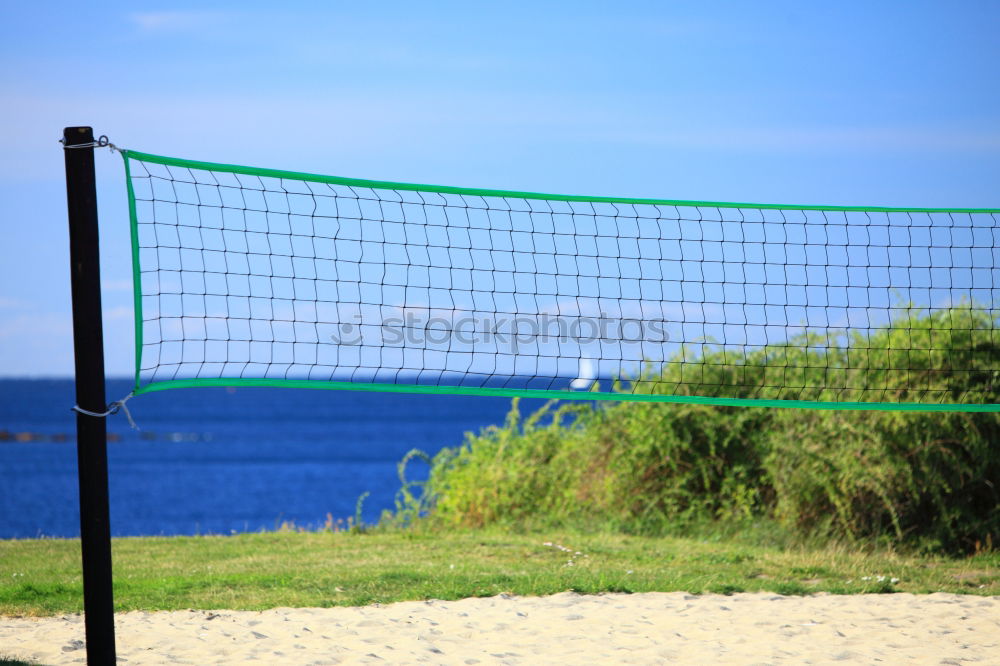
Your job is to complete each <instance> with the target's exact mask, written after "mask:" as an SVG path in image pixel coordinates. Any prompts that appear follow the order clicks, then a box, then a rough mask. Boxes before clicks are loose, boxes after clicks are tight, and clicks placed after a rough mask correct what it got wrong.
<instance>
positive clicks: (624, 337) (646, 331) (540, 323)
mask: <svg viewBox="0 0 1000 666" xmlns="http://www.w3.org/2000/svg"><path fill="white" fill-rule="evenodd" d="M330 339H331V341H332V342H333V343H334V344H337V345H345V346H352V345H377V346H388V347H396V346H398V347H426V346H428V345H430V346H442V345H449V344H456V345H460V346H475V345H491V346H492V345H496V346H497V347H506V348H508V349H509V350H510V351H511V352H514V353H516V351H517V349H518V348H520V347H524V346H531V345H540V344H549V343H573V344H577V345H586V344H589V343H594V342H605V343H608V342H612V343H619V344H641V343H652V344H663V343H665V342H668V341H669V340H670V336H669V335H668V334H667V329H666V320H664V319H633V318H622V317H609V316H607V314H606V313H603V312H602V313H601V315H600V316H598V317H566V316H557V315H549V314H540V315H534V316H527V315H516V316H505V315H486V316H482V317H480V316H475V315H469V316H462V317H435V316H429V315H422V314H419V313H416V312H412V311H407V312H406V313H405V315H404V316H401V317H387V318H385V319H383V320H382V321H380V322H379V323H377V324H366V323H364V321H363V319H362V317H361V315H360V314H356V315H354V317H353V321H348V322H342V323H340V324H339V325H338V330H337V332H336V333H334V334H333V335H331V336H330Z"/></svg>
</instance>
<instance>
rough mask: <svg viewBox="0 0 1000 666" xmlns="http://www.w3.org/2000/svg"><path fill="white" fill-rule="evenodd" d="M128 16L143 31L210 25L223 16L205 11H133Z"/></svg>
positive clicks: (181, 29)
mask: <svg viewBox="0 0 1000 666" xmlns="http://www.w3.org/2000/svg"><path fill="white" fill-rule="evenodd" d="M129 18H130V19H131V21H132V23H133V24H135V25H136V26H137V27H138V28H139V29H140V30H143V31H145V32H167V31H170V32H175V31H184V30H191V29H199V28H206V27H209V26H212V25H214V24H216V23H218V22H219V20H221V19H222V18H223V14H222V13H220V12H207V11H168V12H135V13H133V14H131V15H130V16H129Z"/></svg>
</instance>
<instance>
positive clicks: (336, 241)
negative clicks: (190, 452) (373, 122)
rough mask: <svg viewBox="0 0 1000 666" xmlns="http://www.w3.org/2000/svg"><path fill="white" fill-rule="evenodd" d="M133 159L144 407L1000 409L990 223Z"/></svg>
mask: <svg viewBox="0 0 1000 666" xmlns="http://www.w3.org/2000/svg"><path fill="white" fill-rule="evenodd" d="M121 152H122V155H123V156H124V158H125V164H126V172H127V182H128V195H129V208H130V216H131V228H132V246H133V264H134V279H135V312H136V365H137V367H136V393H146V392H149V391H155V390H160V389H166V388H174V387H183V386H211V385H236V386H238V385H268V386H302V387H310V388H340V389H355V390H359V389H360V390H386V391H407V392H432V393H468V394H483V395H507V396H527V397H558V398H585V399H614V400H653V401H664V402H700V403H709V404H723V405H727V404H728V405H755V406H808V407H821V408H878V409H914V410H919V409H960V410H966V411H1000V405H998V404H997V403H998V402H1000V401H998V399H997V391H998V388H1000V337H998V334H997V331H996V329H997V315H998V306H997V291H996V288H995V285H997V284H1000V281H998V278H1000V248H998V242H997V241H998V234H1000V230H998V213H1000V210H997V209H907V208H873V207H833V206H829V207H824V206H780V205H762V204H737V203H718V202H694V201H672V200H653V199H628V198H609V197H587V196H566V195H550V194H538V193H528V192H509V191H500V190H482V189H471V188H459V187H444V186H429V185H414V184H405V183H392V182H382V181H372V180H362V179H355V178H341V177H333V176H319V175H312V174H303V173H295V172H287V171H278V170H272V169H259V168H252V167H242V166H233V165H225V164H213V163H206V162H195V161H190V160H183V159H177V158H170V157H162V156H157V155H150V154H146V153H140V152H135V151H130V150H124V151H121Z"/></svg>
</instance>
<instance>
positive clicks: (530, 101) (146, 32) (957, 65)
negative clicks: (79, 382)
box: [0, 1, 1000, 376]
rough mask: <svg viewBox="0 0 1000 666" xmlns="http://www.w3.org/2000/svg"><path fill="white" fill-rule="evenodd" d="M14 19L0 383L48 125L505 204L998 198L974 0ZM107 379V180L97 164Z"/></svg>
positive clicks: (33, 247) (6, 368)
mask: <svg viewBox="0 0 1000 666" xmlns="http://www.w3.org/2000/svg"><path fill="white" fill-rule="evenodd" d="M79 11H80V9H79V5H78V4H75V3H74V4H71V3H45V4H44V5H43V4H39V3H20V4H19V5H9V6H8V7H5V9H4V19H3V21H2V22H0V59H2V66H0V83H2V90H3V104H0V119H2V120H3V125H4V126H5V127H6V128H7V132H6V137H5V141H4V144H5V146H4V150H2V151H0V216H2V220H3V236H2V238H3V241H2V242H0V375H7V376H12V375H13V376H32V375H50V376H51V375H69V374H71V372H72V340H71V328H70V302H69V277H68V270H67V264H68V247H67V234H66V215H65V189H64V188H65V185H64V182H63V172H62V151H61V150H60V148H59V146H58V144H57V143H56V140H57V139H58V138H59V136H60V135H61V130H62V127H64V126H66V125H75V124H90V125H93V126H94V128H95V130H96V131H97V133H99V134H107V135H109V136H110V137H111V139H112V141H114V142H116V143H118V144H119V145H122V146H125V147H128V148H133V149H136V150H142V151H147V152H153V153H160V154H170V155H177V156H180V157H189V158H193V159H204V160H211V161H218V162H231V163H241V164H251V165H259V166H270V167H275V168H287V169H294V170H300V171H311V172H318V173H332V174H337V175H345V176H358V177H370V178H379V179H386V180H400V181H412V182H431V183H443V184H455V185H468V186H480V187H492V188H501V189H515V190H534V191H549V192H571V193H586V194H603V195H622V196H647V197H663V198H682V199H702V200H724V201H756V202H780V203H824V204H872V205H912V206H966V207H977V206H983V207H986V206H997V205H1000V193H998V187H997V184H998V182H1000V85H998V83H997V82H998V81H1000V72H998V71H997V70H998V68H1000V41H998V40H997V39H996V37H995V26H996V25H997V24H998V20H1000V4H997V3H993V2H971V1H970V2H960V3H948V4H945V3H930V2H905V3H904V2H895V3H893V2H883V3H867V2H845V3H838V4H837V5H828V6H824V7H818V6H816V5H815V4H814V3H802V2H757V3H746V2H690V3H679V2H671V3H667V2H650V3H639V2H632V3H629V2H624V3H616V4H615V5H614V7H613V8H611V4H610V3H579V2H574V3H503V4H492V5H490V6H489V7H485V6H483V7H479V6H475V3H454V4H451V3H433V4H431V3H420V5H419V6H418V4H417V3H392V2H383V3H377V4H367V5H362V3H295V2H286V3H281V4H275V3H260V4H256V3H247V2H242V3H217V4H212V5H210V4H209V3H199V4H188V5H185V4H184V3H172V4H170V5H167V4H164V5H161V6H157V5H153V4H148V3H143V4H142V5H141V6H140V5H138V4H137V3H123V2H122V3H118V2H102V3H99V4H96V5H94V7H93V8H88V10H87V14H86V16H77V15H76V14H77V13H79ZM97 162H98V178H99V181H100V189H99V200H100V214H101V224H102V243H103V245H102V261H103V266H102V271H103V280H104V305H105V337H106V353H107V366H108V371H109V373H111V374H114V375H127V374H130V372H131V369H132V343H131V336H132V325H131V305H130V304H131V294H130V266H129V252H128V233H127V220H126V211H125V196H124V176H123V172H122V165H121V160H120V158H119V157H117V156H114V155H111V154H109V153H108V152H107V151H101V152H99V153H98V155H97Z"/></svg>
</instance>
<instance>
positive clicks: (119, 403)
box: [70, 392, 139, 430]
mask: <svg viewBox="0 0 1000 666" xmlns="http://www.w3.org/2000/svg"><path fill="white" fill-rule="evenodd" d="M134 395H135V393H134V392H133V393H129V394H128V395H127V396H125V397H124V398H122V399H121V400H116V401H115V402H113V403H111V404H110V405H108V409H107V411H105V412H92V411H90V410H89V409H84V408H83V407H81V406H80V405H73V406H72V407H71V408H70V409H72V410H73V411H74V412H76V413H78V414H85V415H87V416H93V417H96V418H106V417H108V416H111V415H112V414H117V413H118V412H119V411H123V412H125V418H127V419H128V424H129V425H130V426H132V429H133V430H138V429H139V426H137V425H136V424H135V421H134V420H133V419H132V413H131V412H130V411H128V407H127V406H126V405H125V403H126V402H128V401H129V400H131V399H132V396H134Z"/></svg>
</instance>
